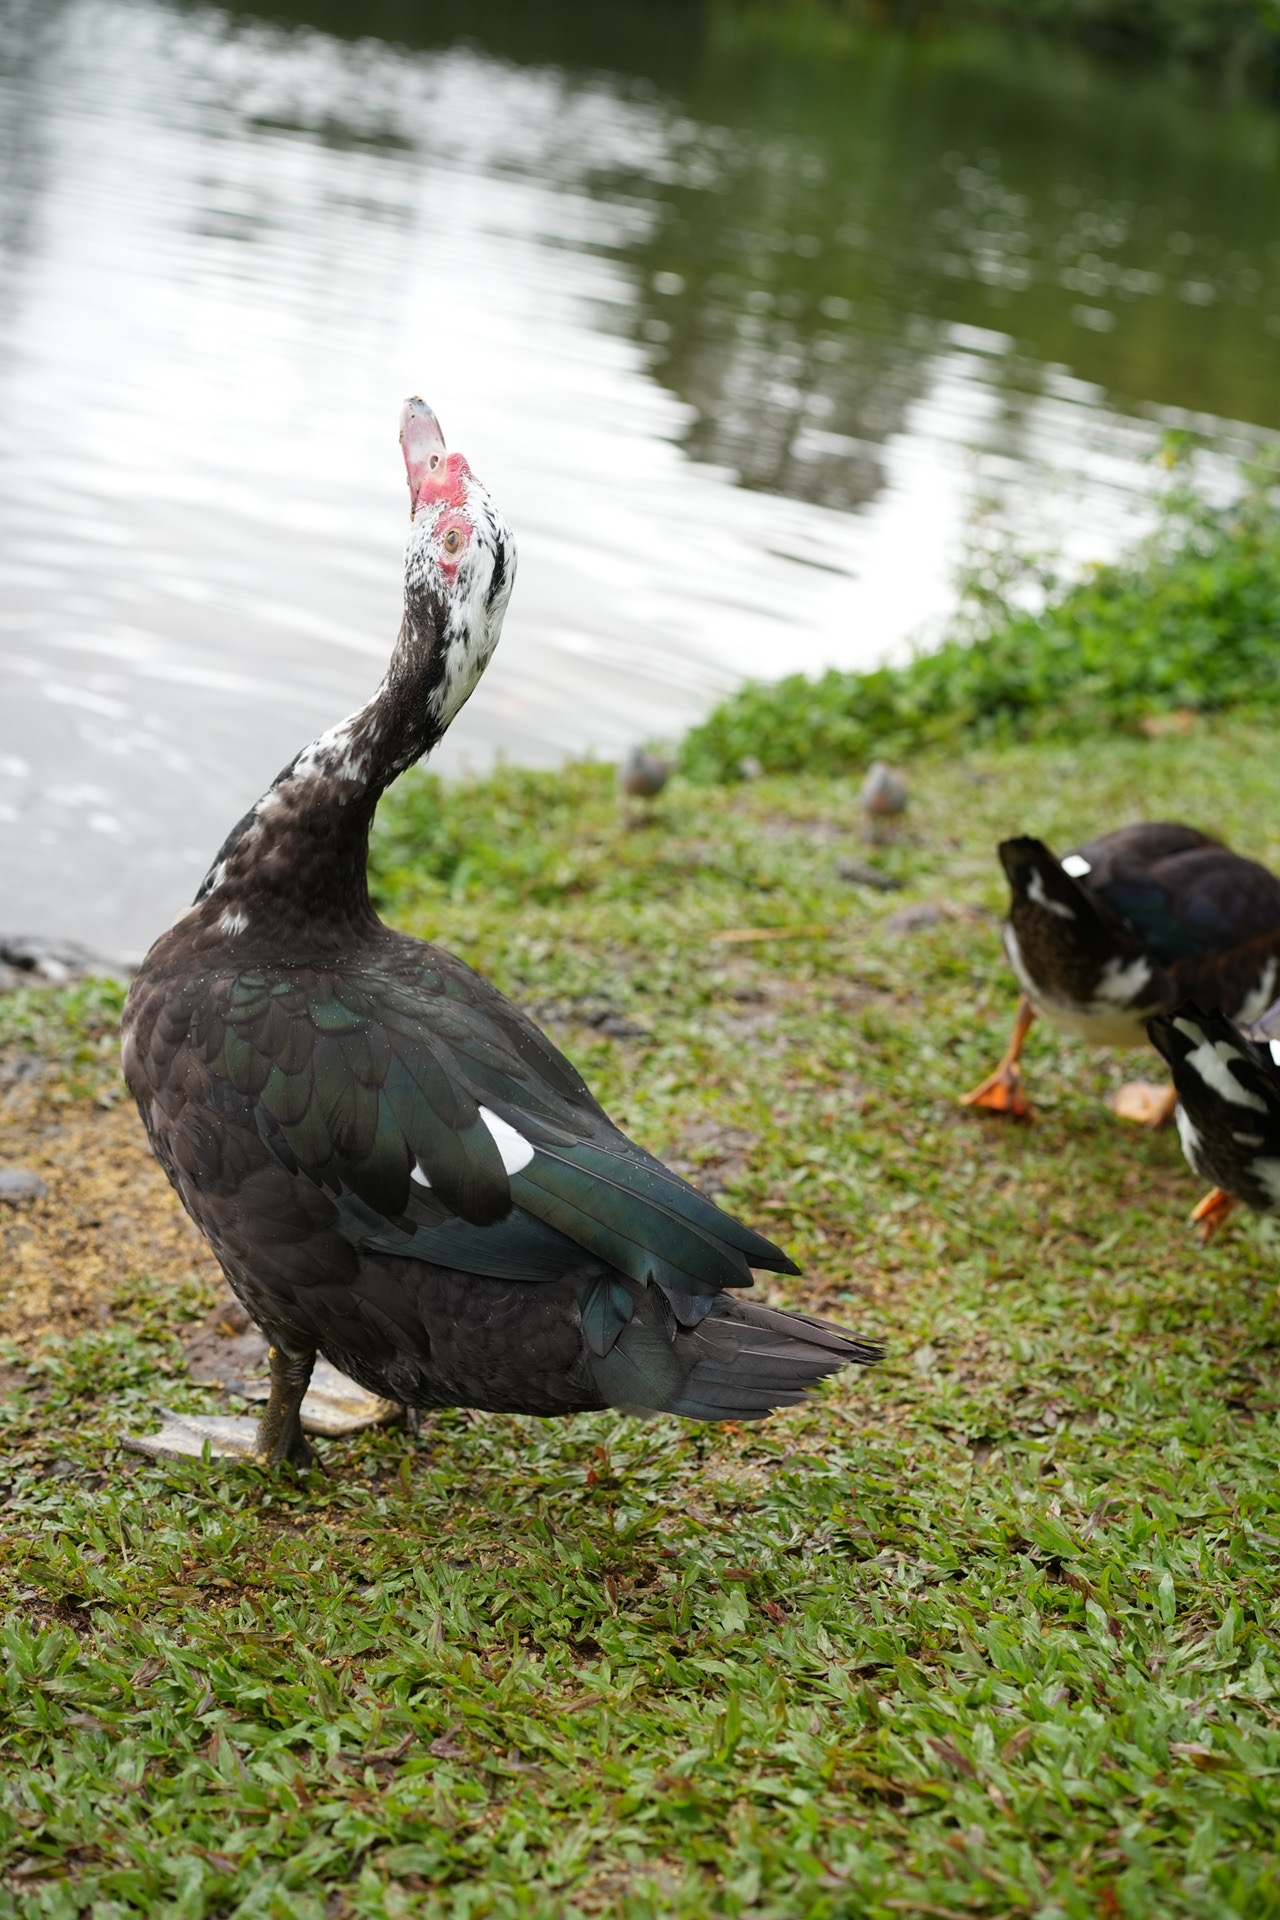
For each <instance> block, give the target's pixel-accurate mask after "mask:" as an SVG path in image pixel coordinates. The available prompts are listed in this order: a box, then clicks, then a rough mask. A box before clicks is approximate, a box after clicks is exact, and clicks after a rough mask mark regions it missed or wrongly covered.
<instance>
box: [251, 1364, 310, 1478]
mask: <svg viewBox="0 0 1280 1920" xmlns="http://www.w3.org/2000/svg"><path fill="white" fill-rule="evenodd" d="M267 1358H268V1359H269V1361H270V1363H271V1393H270V1395H269V1397H268V1399H267V1404H266V1406H265V1407H264V1408H263V1410H262V1419H261V1420H260V1421H259V1422H258V1432H257V1437H256V1440H255V1443H254V1449H253V1451H254V1454H255V1456H256V1458H257V1460H258V1461H259V1463H260V1464H261V1465H262V1466H264V1467H278V1466H279V1464H280V1462H281V1461H282V1460H288V1461H289V1462H290V1463H291V1464H292V1465H293V1466H295V1467H310V1466H314V1465H315V1458H316V1456H315V1453H314V1452H313V1450H312V1448H311V1446H310V1444H309V1443H308V1441H307V1437H306V1435H305V1434H304V1433H303V1431H302V1402H303V1400H304V1399H305V1398H306V1393H307V1388H308V1387H309V1386H310V1384H311V1369H312V1368H313V1367H314V1366H315V1364H316V1356H315V1349H314V1348H312V1349H311V1350H310V1351H309V1352H303V1353H290V1352H288V1351H287V1349H286V1348H284V1347H275V1346H273V1347H272V1348H271V1351H270V1353H269V1354H268V1356H267Z"/></svg>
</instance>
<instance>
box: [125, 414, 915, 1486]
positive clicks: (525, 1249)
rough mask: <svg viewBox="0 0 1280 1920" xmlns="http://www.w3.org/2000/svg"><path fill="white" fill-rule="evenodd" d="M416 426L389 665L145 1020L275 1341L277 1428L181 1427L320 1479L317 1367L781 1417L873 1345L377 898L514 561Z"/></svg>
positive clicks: (142, 979) (231, 1251)
mask: <svg viewBox="0 0 1280 1920" xmlns="http://www.w3.org/2000/svg"><path fill="white" fill-rule="evenodd" d="M400 437H401V444H402V446H403V449H404V456H405V463H406V468H407V472H408V478H409V490H410V497H411V524H410V532H409V542H408V550H407V554H406V562H405V597H404V620H403V624H402V626H401V629H400V635H399V639H398V641H397V643H396V646H395V650H394V652H393V654H392V657H391V662H390V665H389V667H388V669H387V673H386V676H385V678H384V680H383V681H382V684H381V686H380V687H379V688H378V691H377V692H376V693H375V695H374V696H373V698H372V700H371V701H370V702H369V703H368V705H367V706H365V707H363V708H361V709H360V711H359V712H357V713H354V714H352V715H351V716H350V717H349V718H348V719H346V720H343V721H341V722H340V723H339V724H338V725H337V726H335V727H332V728H331V729H330V730H329V731H328V732H327V733H324V734H322V735H321V736H320V738H319V739H318V740H314V741H313V742H312V743H311V745H310V746H308V747H305V748H304V749H303V751H302V752H301V753H300V754H298V756H297V757H296V758H295V759H294V760H292V761H291V762H290V763H289V765H288V766H287V767H286V768H285V769H284V771H283V772H282V773H281V774H280V775H279V777H278V778H277V779H276V780H275V781H274V782H273V784H272V785H271V787H270V788H269V789H268V791H267V792H266V793H265V794H264V795H263V797H262V798H261V799H260V800H259V801H258V803H257V805H256V806H254V807H253V808H252V809H251V810H250V811H249V812H248V813H247V814H246V815H245V816H244V818H243V819H242V820H241V821H240V822H239V823H238V825H237V826H235V827H234V828H233V829H232V831H231V833H230V835H229V836H228V838H227V840H226V842H225V844H224V845H223V847H222V848H221V850H220V852H219V853H218V855H217V858H216V859H215V861H214V863H213V865H212V867H211V868H210V870H209V872H208V874H207V875H206V876H205V879H204V882H203V884H202V885H201V887H200V889H199V892H198V893H197V895H196V898H195V901H194V904H193V905H192V906H191V907H190V908H189V909H188V910H187V912H186V913H184V914H183V915H182V917H181V918H180V919H179V920H178V921H177V922H176V924H175V925H174V926H173V927H172V928H171V929H170V930H169V932H168V933H166V934H164V935H163V936H162V937H161V939H160V940H158V941H157V942H156V944H155V946H154V947H153V948H152V949H151V951H150V953H149V954H148V955H147V958H146V960H145V961H144V963H143V965H142V968H141V970H140V971H139V973H138V974H137V976H136V978H135V980H134V982H133V986H132V988H131V990H130V993H129V998H128V1003H127V1006H126V1008H125V1015H124V1062H125V1073H126V1076H127V1079H128V1082H129V1086H130V1088H131V1090H132V1091H133V1093H134V1095H135V1097H136V1099H137V1102H138V1106H139V1109H140V1111H141V1113H142V1118H143V1121H144V1123H145V1125H146V1128H147V1133H148V1135H149V1137H150V1140H151V1144H152V1147H153V1149H154V1151H155V1154H156V1157H157V1159H158V1160H159V1161H160V1164H161V1165H162V1166H163V1168H164V1170H165V1172H166V1173H167V1174H168V1176H169V1179H170V1180H171V1181H172V1183H173V1185H174V1187H175V1188H176V1189H177V1192H178V1194H179V1196H180V1198H181V1200H182V1203H183V1205H184V1206H185V1207H186V1209H187V1211H188V1212H189V1213H190V1215H191V1216H192V1218H193V1219H194V1221H195V1222H196V1224H197V1226H198V1227H199V1228H200V1229H201V1231H202V1232H203V1233H204V1235H205V1236H206V1238H207V1239H208V1241H209V1243H210V1245H211V1247H212V1248H213V1251H214V1253H215V1254H216V1256H217V1258H218V1260H219V1262H220V1264H221V1266H222V1269H223V1272H224V1273H225V1274H226V1276H227V1279H228V1280H229V1281H230V1284H231V1287H232V1289H233V1291H234V1292H235V1293H236V1295H237V1297H238V1298H239V1299H240V1301H241V1302H242V1303H243V1305H244V1306H245V1308H246V1309H247V1311H248V1312H249V1313H250V1314H251V1315H252V1316H253V1318H254V1320H255V1321H257V1323H258V1325H259V1326H260V1327H261V1328H262V1329H263V1331H264V1333H265V1334H266V1335H267V1337H268V1339H269V1340H270V1342H271V1393H270V1398H269V1400H268V1403H267V1407H266V1411H265V1413H264V1415H263V1417H262V1421H261V1424H260V1425H259V1426H258V1427H257V1429H256V1431H254V1430H253V1429H252V1425H251V1423H250V1422H248V1421H239V1420H229V1419H228V1420H222V1421H220V1422H216V1423H215V1422H207V1421H206V1422H204V1423H203V1424H200V1423H189V1424H190V1425H192V1426H193V1428H194V1437H195V1440H196V1443H197V1444H196V1446H195V1447H194V1448H193V1449H192V1450H196V1451H198V1450H199V1446H198V1443H199V1441H200V1440H201V1439H202V1438H204V1437H205V1436H206V1435H208V1436H209V1438H210V1441H211V1444H212V1446H213V1450H214V1451H215V1452H217V1453H240V1454H242V1453H244V1452H249V1453H251V1454H253V1455H254V1457H256V1458H257V1459H258V1460H260V1461H261V1462H263V1463H264V1464H275V1463H277V1462H279V1461H282V1460H289V1461H292V1462H294V1463H296V1464H299V1465H305V1464H307V1463H308V1462H309V1461H310V1459H311V1458H312V1455H311V1449H310V1447H309V1446H308V1443H307V1441H306V1439H305V1437H304V1435H303V1432H302V1427H301V1422H300V1418H299V1408H300V1406H301V1402H302V1398H303V1395H304V1393H305V1391H306V1386H307V1382H308V1379H309V1376H310V1374H311V1369H312V1366H313V1363H314V1361H315V1358H316V1355H317V1354H323V1355H324V1357H325V1358H326V1359H327V1360H328V1361H329V1362H330V1363H331V1364H332V1365H333V1366H335V1367H338V1368H339V1369H341V1371H342V1372H344V1373H345V1374H347V1375H349V1376H351V1378H353V1379H354V1380H355V1381H357V1382H359V1384H360V1385H361V1386H362V1387H364V1388H366V1389H367V1390H368V1391H369V1392H370V1393H372V1394H375V1395H380V1396H385V1397H386V1398H388V1399H393V1400H396V1401H398V1402H400V1403H402V1404H404V1405H407V1406H410V1407H441V1406H468V1407H477V1408H487V1409H491V1410H496V1411H507V1412H521V1413H537V1414H568V1413H573V1412H576V1411H579V1410H587V1409H591V1408H600V1407H606V1406H616V1407H622V1408H627V1409H633V1410H638V1411H647V1412H653V1411H665V1412H669V1413H677V1414H683V1415H685V1416H687V1417H689V1418H691V1419H697V1420H725V1419H730V1418H732V1419H735V1420H751V1419H756V1418H759V1417H760V1416H761V1415H763V1414H765V1413H768V1412H769V1411H770V1410H771V1409H772V1408H775V1407H780V1406H788V1405H791V1404H794V1403H795V1402H797V1401H799V1400H801V1399H802V1398H803V1397H804V1395H805V1393H806V1390H807V1389H808V1388H809V1387H811V1386H812V1385H813V1384H814V1383H815V1382H816V1381H818V1380H819V1379H821V1378H822V1377H823V1376H824V1375H826V1374H829V1373H831V1372H833V1371H834V1370H835V1369H837V1368H839V1367H844V1366H848V1365H851V1364H866V1363H868V1362H870V1361H872V1360H874V1359H876V1358H877V1357H878V1349H877V1348H876V1347H875V1346H874V1345H872V1344H870V1343H868V1342H865V1341H861V1340H857V1339H854V1338H852V1337H851V1336H850V1335H849V1334H848V1333H846V1332H845V1331H844V1330H843V1329H841V1328H839V1327H836V1326H833V1325H831V1324H829V1323H828V1322H826V1321H823V1320H818V1319H814V1318H811V1317H810V1316H808V1315H806V1314H800V1313H786V1312H781V1311H777V1310H775V1309H771V1308H769V1307H765V1306H760V1305H755V1304H753V1303H751V1302H748V1301H742V1300H739V1299H738V1298H737V1297H735V1293H734V1292H733V1291H730V1290H736V1289H739V1288H743V1287H749V1286H750V1285H751V1284H752V1275H751V1269H752V1268H753V1267H755V1268H760V1269H763V1270H765V1271H767V1272H774V1273H795V1272H796V1271H798V1269H797V1268H796V1267H795V1266H794V1265H793V1263H792V1262H791V1260H790V1259H788V1257H787V1255H786V1254H785V1253H783V1252H782V1251H781V1249H780V1248H778V1247H776V1246H774V1245H773V1244H772V1243H771V1242H770V1241H768V1240H766V1239H764V1238H762V1237H761V1235H759V1234H758V1233H755V1232H753V1231H752V1230H751V1228H749V1227H746V1226H744V1225H742V1224H741V1222H739V1221H737V1220H735V1219H733V1218H732V1217H731V1216H730V1215H729V1214H727V1213H724V1212H722V1211H721V1209H720V1208H719V1207H717V1206H714V1205H713V1204H712V1203H711V1201H709V1200H707V1199H706V1198H705V1197H704V1196H703V1195H702V1194H700V1193H699V1192H698V1191H697V1190H696V1189H695V1188H694V1187H691V1186H689V1185H688V1184H687V1183H686V1182H685V1181H683V1180H681V1179H680V1178H678V1177H677V1175H675V1174H674V1173H672V1172H670V1171H669V1170H668V1169H667V1168H666V1167H665V1166H663V1164H662V1162H661V1161H659V1160H657V1159H655V1158H654V1157H653V1156H652V1155H651V1154H648V1153H646V1152H645V1151H644V1150H643V1149H642V1148H640V1147H638V1146H636V1145H634V1144H633V1143H632V1142H631V1141H630V1140H628V1139H627V1138H626V1136H625V1135H624V1134H622V1133H621V1132H619V1130H618V1128H617V1127H615V1126H614V1125H613V1124H612V1123H611V1121H610V1120H609V1119H608V1117H607V1116H606V1114H605V1113H604V1112H603V1110H602V1109H601V1108H600V1107H599V1106H598V1105H597V1103H596V1101H595V1100H594V1099H593V1097H592V1095H591V1093H590V1092H589V1091H588V1089H587V1087H586V1084H585V1083H584V1081H583V1080H582V1077H581V1075H580V1074H579V1073H578V1072H577V1071H576V1069H575V1068H574V1067H572V1066H571V1065H570V1063H569V1062H568V1061H567V1060H566V1059H565V1058H564V1057H563V1056H562V1055H561V1054H560V1053H558V1052H557V1051H556V1049H555V1048H554V1047H553V1046H552V1045H551V1043H550V1042H549V1041H548V1040H547V1039H546V1037H545V1036H544V1035H543V1034H542V1033H540V1032H539V1030H538V1028H537V1027H535V1026H534V1025H533V1023H532V1022H531V1021H530V1020H528V1019H527V1018H526V1017H525V1016H524V1014H522V1013H521V1012H520V1011H519V1010H518V1009H517V1008H516V1007H514V1006H512V1005H511V1004H510V1002H508V1001H507V1000H505V999H504V998H503V997H502V995H501V994H500V993H498V992H497V990H496V989H495V988H493V987H491V986H490V985H489V984H488V982H487V981H485V980H483V979H481V978H480V977H479V975H477V974H475V973H473V972H472V970H471V968H470V967H468V966H465V965H464V964H463V962H462V961H461V960H458V959H455V958H454V956H453V955H452V954H449V953H446V952H444V951H443V950H442V949H440V948H439V947H435V946H430V945H428V944H426V943H425V942H423V941H421V940H415V939H411V938H409V937H408V936H407V935H405V934H401V933H395V932H392V931H391V930H390V929H389V928H388V927H385V926H384V925H383V924H382V923H381V921H380V920H379V919H378V917H377V915H376V914H375V913H374V911H373V908H372V906H371V905H370V901H369V892H368V887H367V883H366V862H367V852H368V840H369V828H370V825H371V822H372V820H373V814H374V809H375V807H376V805H377V801H378V798H379V795H380V794H381V793H382V792H383V790H384V789H385V788H386V787H387V786H389V785H390V783H391V782H392V781H393V780H394V779H395V778H396V776H397V775H398V774H400V773H402V772H403V771H404V770H405V769H406V768H407V767H409V766H410V765H412V764H413V762H415V761H416V760H418V759H420V758H421V757H422V755H423V754H425V753H427V752H428V751H429V750H430V749H431V748H432V747H433V746H434V745H435V744H436V742H437V741H438V740H439V739H440V738H441V736H442V734H443V733H444V731H445V729H446V728H447V727H448V725H449V723H450V722H451V721H452V720H453V718H454V717H455V715H456V714H457V712H458V710H459V709H460V708H461V706H462V705H463V703H464V701H465V700H466V699H467V697H468V695H469V694H470V693H471V692H472V690H473V689H474V687H475V685H476V683H477V681H478V680H479V678H480V675H481V673H482V672H483V670H484V668H485V666H486V664H487V663H488V661H489V658H490V656H491V655H492V653H493V650H494V647H495V646H496V644H497V641H498V635H499V631H500V629H501V625H502V618H503V614H504V613H505V611H506V607H507V602H508V600H509V598H510V594H511V586H512V580H513V576H514V571H515V547H514V544H513V542H512V538H511V534H510V532H509V530H508V528H507V526H506V523H505V522H504V520H503V519H502V516H501V515H500V514H499V512H498V511H497V509H496V507H495V506H494V504H493V502H492V500H491V499H490V497H489V494H488V493H487V492H486V490H485V488H484V487H483V486H482V485H481V484H480V482H479V480H477V479H476V477H475V475H474V474H473V473H472V472H471V470H470V468H469V466H468V465H467V462H466V461H465V460H464V459H463V458H462V456H461V455H460V454H457V453H453V454H450V453H448V452H447V450H446V448H445V444H444V439H443V436H442V434H441V432H440V428H439V425H438V423H437V421H436V419H435V416H434V414H433V413H432V412H431V410H430V409H429V408H428V407H426V406H425V405H424V404H423V402H422V401H420V400H417V399H413V400H410V401H407V402H406V403H405V407H404V410H403V413H402V417H401V436H400ZM169 1418H170V1420H171V1422H174V1423H176V1425H178V1426H181V1420H180V1418H179V1417H178V1416H169ZM166 1450H167V1449H166Z"/></svg>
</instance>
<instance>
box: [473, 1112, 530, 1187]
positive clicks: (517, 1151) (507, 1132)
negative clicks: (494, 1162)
mask: <svg viewBox="0 0 1280 1920" xmlns="http://www.w3.org/2000/svg"><path fill="white" fill-rule="evenodd" d="M480 1118H481V1119H482V1120H483V1121H484V1123H485V1125H486V1127H488V1129H489V1131H490V1133H491V1134H492V1135H493V1144H494V1146H495V1147H496V1148H497V1149H498V1152H499V1153H500V1154H501V1155H502V1164H503V1167H504V1168H505V1169H506V1171H507V1172H508V1173H509V1174H510V1173H519V1172H520V1171H521V1169H522V1168H523V1167H527V1166H528V1164H529V1162H530V1161H531V1160H532V1158H533V1148H532V1147H531V1146H530V1144H529V1142H528V1141H527V1140H526V1139H525V1137H524V1135H523V1134H522V1133H518V1132H517V1131H516V1129H515V1128H514V1127H513V1126H511V1125H510V1124H509V1122H507V1121H506V1120H503V1119H501V1118H500V1117H499V1116H498V1115H497V1114H496V1113H490V1111H489V1109H488V1107H481V1109H480Z"/></svg>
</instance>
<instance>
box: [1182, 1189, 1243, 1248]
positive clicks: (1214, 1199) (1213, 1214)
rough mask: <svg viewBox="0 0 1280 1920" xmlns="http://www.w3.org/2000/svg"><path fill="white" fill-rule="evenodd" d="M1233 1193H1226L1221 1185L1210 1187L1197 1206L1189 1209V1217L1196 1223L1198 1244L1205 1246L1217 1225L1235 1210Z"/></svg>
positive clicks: (1222, 1222)
mask: <svg viewBox="0 0 1280 1920" xmlns="http://www.w3.org/2000/svg"><path fill="white" fill-rule="evenodd" d="M1235 1209H1236V1199H1235V1195H1234V1194H1231V1193H1227V1192H1226V1191H1225V1190H1224V1189H1223V1188H1222V1187H1210V1189H1209V1191H1208V1193H1206V1195H1205V1196H1204V1199H1203V1200H1202V1201H1201V1202H1200V1204H1199V1205H1198V1206H1195V1207H1193V1208H1192V1209H1191V1218H1192V1219H1193V1220H1194V1221H1195V1224H1196V1233H1197V1235H1198V1237H1199V1241H1200V1245H1201V1246H1202V1247H1207V1246H1208V1244H1209V1242H1210V1241H1211V1240H1212V1238H1213V1236H1214V1234H1215V1233H1216V1232H1217V1231H1218V1229H1219V1227H1221V1226H1223V1225H1225V1223H1226V1221H1227V1219H1228V1218H1229V1216H1230V1215H1231V1214H1233V1213H1234V1212H1235Z"/></svg>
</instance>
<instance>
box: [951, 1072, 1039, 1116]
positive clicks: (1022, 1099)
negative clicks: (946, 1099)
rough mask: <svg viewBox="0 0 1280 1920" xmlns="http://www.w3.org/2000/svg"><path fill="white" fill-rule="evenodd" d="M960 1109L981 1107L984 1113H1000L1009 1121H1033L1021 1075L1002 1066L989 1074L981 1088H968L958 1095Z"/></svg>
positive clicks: (1032, 1113)
mask: <svg viewBox="0 0 1280 1920" xmlns="http://www.w3.org/2000/svg"><path fill="white" fill-rule="evenodd" d="M960 1105H961V1106H962V1107H981V1108H982V1109H983V1111H984V1112H985V1113H1002V1114H1004V1115H1005V1117H1006V1118H1007V1119H1009V1120H1031V1119H1034V1117H1035V1116H1034V1112H1033V1110H1032V1106H1031V1102H1030V1101H1029V1100H1028V1099H1027V1096H1026V1094H1025V1093H1024V1092H1023V1091H1022V1074H1021V1073H1020V1072H1019V1070H1018V1068H1017V1067H1016V1066H1008V1065H1002V1066H999V1067H997V1068H996V1070H995V1072H994V1073H992V1074H989V1075H988V1076H987V1078H986V1079H985V1080H984V1081H983V1082H982V1084H981V1086H977V1087H970V1089H969V1091H968V1093H962V1094H961V1095H960Z"/></svg>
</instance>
